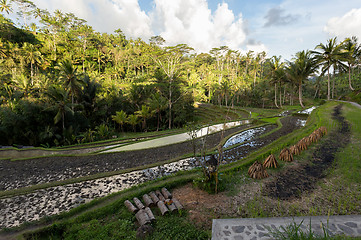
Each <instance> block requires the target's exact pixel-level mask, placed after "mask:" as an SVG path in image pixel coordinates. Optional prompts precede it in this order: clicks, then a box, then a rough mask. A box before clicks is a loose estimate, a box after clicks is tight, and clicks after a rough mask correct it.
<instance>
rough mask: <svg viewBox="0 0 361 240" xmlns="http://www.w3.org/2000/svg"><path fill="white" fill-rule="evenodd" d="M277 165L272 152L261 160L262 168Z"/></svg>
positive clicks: (275, 166)
mask: <svg viewBox="0 0 361 240" xmlns="http://www.w3.org/2000/svg"><path fill="white" fill-rule="evenodd" d="M277 166H278V162H277V160H276V157H275V155H273V154H271V155H269V156H268V157H267V158H266V160H264V162H263V167H264V168H271V167H273V168H277Z"/></svg>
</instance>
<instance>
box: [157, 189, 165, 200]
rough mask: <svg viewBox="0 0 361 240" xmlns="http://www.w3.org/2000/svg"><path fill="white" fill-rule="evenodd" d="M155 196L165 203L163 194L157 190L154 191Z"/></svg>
mask: <svg viewBox="0 0 361 240" xmlns="http://www.w3.org/2000/svg"><path fill="white" fill-rule="evenodd" d="M155 194H157V197H158V198H159V201H165V197H164V196H163V194H162V193H161V192H160V191H159V190H157V191H155Z"/></svg>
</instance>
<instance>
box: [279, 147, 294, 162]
mask: <svg viewBox="0 0 361 240" xmlns="http://www.w3.org/2000/svg"><path fill="white" fill-rule="evenodd" d="M279 158H280V159H281V160H283V161H286V162H292V161H293V155H292V153H291V151H290V149H288V148H284V149H283V150H282V151H281V153H280V156H279Z"/></svg>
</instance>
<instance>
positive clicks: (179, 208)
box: [172, 198, 183, 210]
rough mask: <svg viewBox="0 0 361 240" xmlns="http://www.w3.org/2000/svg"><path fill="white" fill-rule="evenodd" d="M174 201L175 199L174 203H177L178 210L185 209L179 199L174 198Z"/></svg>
mask: <svg viewBox="0 0 361 240" xmlns="http://www.w3.org/2000/svg"><path fill="white" fill-rule="evenodd" d="M172 201H173V203H174V204H175V206H176V207H177V208H178V210H181V209H183V206H182V204H181V203H180V202H179V201H178V199H176V198H172Z"/></svg>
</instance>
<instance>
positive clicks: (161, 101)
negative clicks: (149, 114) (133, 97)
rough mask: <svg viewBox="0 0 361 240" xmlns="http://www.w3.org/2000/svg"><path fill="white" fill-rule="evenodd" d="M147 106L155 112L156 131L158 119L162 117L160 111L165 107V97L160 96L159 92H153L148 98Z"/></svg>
mask: <svg viewBox="0 0 361 240" xmlns="http://www.w3.org/2000/svg"><path fill="white" fill-rule="evenodd" d="M149 106H150V108H151V109H153V111H154V113H156V114H157V131H158V130H159V125H160V121H161V119H162V111H163V110H165V109H166V108H167V99H166V98H164V97H162V95H161V94H160V93H158V92H157V93H154V94H152V95H151V97H150V99H149Z"/></svg>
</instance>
